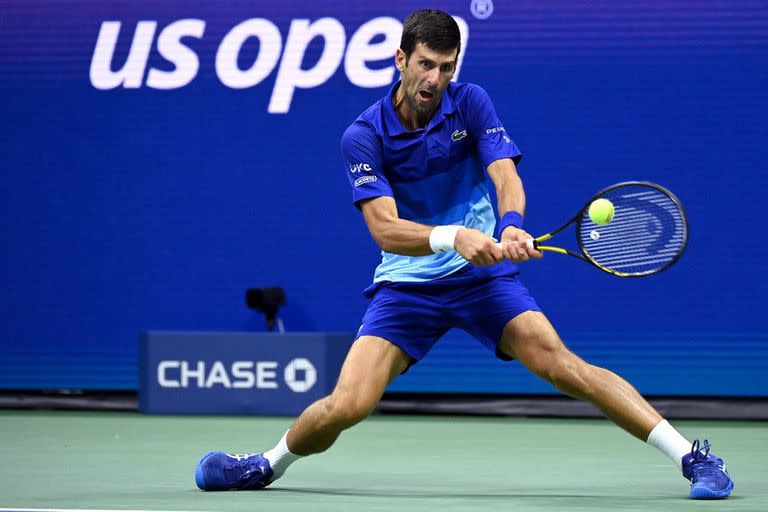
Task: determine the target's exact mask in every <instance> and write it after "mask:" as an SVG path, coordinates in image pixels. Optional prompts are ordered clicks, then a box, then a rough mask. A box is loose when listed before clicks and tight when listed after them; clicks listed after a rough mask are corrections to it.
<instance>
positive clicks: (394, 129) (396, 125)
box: [384, 80, 456, 137]
mask: <svg viewBox="0 0 768 512" xmlns="http://www.w3.org/2000/svg"><path fill="white" fill-rule="evenodd" d="M398 87H400V80H398V81H397V82H395V84H394V85H393V86H392V87H391V88H390V89H389V93H387V96H386V97H385V98H384V122H385V125H386V130H387V134H389V135H390V136H391V137H396V136H398V135H403V134H406V133H418V132H420V131H422V130H421V129H419V130H406V129H405V127H404V126H403V123H401V122H400V118H399V117H397V112H395V106H394V105H393V104H392V98H393V97H394V95H395V91H397V89H398ZM450 90H451V86H450V84H449V85H448V87H446V89H445V91H443V97H442V98H441V99H440V106H439V107H438V108H437V112H435V114H434V115H433V116H432V119H430V120H429V124H427V131H429V130H430V129H432V127H434V126H437V125H438V124H440V123H442V122H443V121H444V120H445V116H448V115H451V114H453V113H454V112H456V103H454V102H453V98H452V97H451V95H450V94H449V91H450Z"/></svg>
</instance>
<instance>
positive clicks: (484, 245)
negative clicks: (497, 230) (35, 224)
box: [453, 228, 504, 267]
mask: <svg viewBox="0 0 768 512" xmlns="http://www.w3.org/2000/svg"><path fill="white" fill-rule="evenodd" d="M453 246H454V248H455V249H456V252H458V253H459V254H461V256H462V257H463V258H464V259H465V260H467V261H468V262H470V263H472V264H473V265H475V266H478V267H484V266H488V265H497V264H499V263H501V262H502V261H504V254H503V253H502V250H501V248H500V247H499V246H498V245H497V244H496V240H494V239H493V238H491V237H489V236H488V235H486V234H485V233H483V232H482V231H478V230H476V229H471V228H462V229H460V230H459V232H458V233H456V240H455V241H454V243H453Z"/></svg>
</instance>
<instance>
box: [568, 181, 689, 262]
mask: <svg viewBox="0 0 768 512" xmlns="http://www.w3.org/2000/svg"><path fill="white" fill-rule="evenodd" d="M599 198H605V199H608V200H609V201H611V202H612V203H613V205H614V209H615V210H614V216H613V219H612V220H611V221H610V222H609V223H608V224H604V225H598V224H595V223H594V222H592V219H590V218H589V213H588V210H589V205H590V204H592V202H593V201H594V200H595V199H599ZM576 240H577V242H578V244H579V248H580V249H581V252H582V254H583V255H584V257H585V258H586V260H587V261H589V262H590V263H592V264H593V265H595V266H597V267H598V268H600V269H601V270H604V271H605V272H608V273H610V274H613V275H616V276H620V277H643V276H648V275H652V274H657V273H659V272H662V271H664V270H666V269H668V268H669V267H671V266H672V265H674V264H675V262H677V260H679V259H680V257H681V256H682V255H683V252H685V248H686V246H687V245H688V218H687V216H686V214H685V209H684V208H683V205H682V203H681V202H680V200H679V199H678V198H677V197H676V196H675V195H674V194H673V193H672V192H670V191H669V190H668V189H666V188H664V187H662V186H661V185H657V184H656V183H651V182H647V181H627V182H622V183H617V184H615V185H611V186H610V187H608V188H606V189H604V190H601V191H600V192H598V193H597V194H596V195H595V196H594V197H593V198H592V199H590V200H589V201H588V202H587V204H586V205H585V206H584V208H583V209H582V210H581V212H580V214H579V215H578V216H577V219H576Z"/></svg>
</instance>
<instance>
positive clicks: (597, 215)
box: [589, 197, 614, 225]
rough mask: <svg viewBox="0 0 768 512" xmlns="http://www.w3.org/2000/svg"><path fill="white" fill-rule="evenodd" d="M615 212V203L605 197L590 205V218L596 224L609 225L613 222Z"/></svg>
mask: <svg viewBox="0 0 768 512" xmlns="http://www.w3.org/2000/svg"><path fill="white" fill-rule="evenodd" d="M613 212H614V209H613V203H612V202H610V201H609V200H607V199H605V198H604V197H601V198H600V199H595V200H594V201H592V204H590V205H589V218H590V219H592V222H594V223H595V224H601V225H602V224H608V223H609V222H611V220H613Z"/></svg>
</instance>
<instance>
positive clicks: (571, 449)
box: [0, 411, 768, 512]
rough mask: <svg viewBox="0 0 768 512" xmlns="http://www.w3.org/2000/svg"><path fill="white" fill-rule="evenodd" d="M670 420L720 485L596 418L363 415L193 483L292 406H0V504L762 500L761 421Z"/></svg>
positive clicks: (154, 506)
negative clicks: (202, 466) (245, 410)
mask: <svg viewBox="0 0 768 512" xmlns="http://www.w3.org/2000/svg"><path fill="white" fill-rule="evenodd" d="M675 424H676V425H677V426H678V427H679V429H680V430H681V432H682V433H683V434H684V435H686V436H688V437H691V438H693V437H707V438H709V439H710V440H711V441H712V442H713V443H714V448H713V451H716V453H718V454H720V455H722V456H723V457H724V458H725V460H726V462H727V464H728V466H729V469H730V471H731V474H732V475H733V478H734V481H735V482H736V488H735V491H734V494H733V495H732V496H731V497H730V498H728V499H727V500H725V501H720V502H717V503H701V502H694V501H691V500H688V499H687V491H688V483H687V481H686V480H684V479H683V477H682V476H680V474H679V473H678V472H677V469H676V468H675V467H674V466H673V465H672V463H671V462H669V460H668V459H667V458H666V457H664V456H663V455H661V454H660V453H658V452H657V451H656V450H655V449H653V448H651V447H649V446H647V445H645V444H643V443H641V442H639V441H637V440H635V439H634V438H632V437H630V436H629V435H626V434H624V433H623V432H622V431H620V430H619V429H618V428H616V427H614V426H613V425H612V424H610V423H609V422H608V421H605V420H565V419H546V420H544V419H526V418H489V417H479V418H469V417H455V416H441V417H434V416H429V417H427V416H386V415H374V416H373V417H371V418H369V419H368V420H367V421H365V422H363V423H362V424H360V425H358V426H357V427H355V428H353V429H352V430H350V431H348V432H346V433H345V434H343V436H342V437H341V438H340V440H339V442H338V443H337V444H336V445H335V446H333V447H332V448H331V450H329V451H328V452H327V453H325V454H323V455H319V456H313V457H311V458H308V459H305V460H302V461H299V462H297V463H296V464H294V465H293V466H292V467H291V468H290V470H289V472H288V473H287V474H286V476H285V477H283V478H282V479H281V480H279V481H277V482H275V483H274V484H273V486H271V487H269V488H268V489H266V490H263V491H243V492H223V493H204V492H202V491H199V490H198V489H197V488H196V487H195V482H194V467H195V464H196V462H197V460H198V458H199V457H200V456H201V455H202V454H203V453H204V452H206V451H207V450H209V449H222V450H226V451H231V452H237V453H242V452H247V451H262V450H263V449H265V448H268V447H271V446H273V445H274V442H275V441H276V440H277V439H278V438H279V437H280V436H281V435H282V433H283V432H284V430H285V429H286V428H287V427H288V426H289V425H290V419H289V418H282V417H281V418H277V417H260V418H257V417H203V416H185V417H178V416H177V417H163V416H142V415H138V414H134V413H93V412H87V413H86V412H45V411H24V412H19V411H2V412H0V439H2V443H0V459H1V460H2V461H3V463H2V465H1V466H0V510H22V509H45V510H53V509H67V510H72V509H78V510H147V511H148V510H162V511H174V512H175V511H219V512H230V511H246V510H247V511H253V510H281V511H306V510H318V511H340V510H352V511H391V510H427V511H429V510H441V511H445V510H456V511H481V510H482V511H485V510H520V511H523V510H525V511H563V510H568V511H603V510H604V511H609V510H610V511H615V510H627V511H643V512H652V511H667V510H675V511H679V510H691V511H700V510H704V509H712V510H728V511H764V510H766V509H768V488H766V486H765V480H766V470H765V467H764V462H763V458H762V455H763V454H764V451H765V447H766V446H768V428H766V427H767V426H768V425H766V423H764V422H715V421H696V422H693V421H680V422H675Z"/></svg>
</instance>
